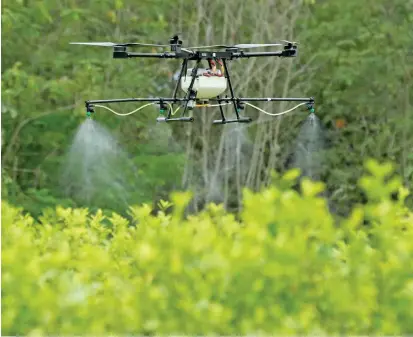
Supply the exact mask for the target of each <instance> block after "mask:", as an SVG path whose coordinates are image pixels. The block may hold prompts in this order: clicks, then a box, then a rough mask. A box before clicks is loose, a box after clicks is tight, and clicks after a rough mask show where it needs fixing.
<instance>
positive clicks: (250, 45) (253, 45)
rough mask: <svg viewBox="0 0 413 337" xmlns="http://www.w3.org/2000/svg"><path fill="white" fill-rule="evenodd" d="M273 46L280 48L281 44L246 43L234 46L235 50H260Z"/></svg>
mask: <svg viewBox="0 0 413 337" xmlns="http://www.w3.org/2000/svg"><path fill="white" fill-rule="evenodd" d="M274 46H282V44H281V43H270V44H255V43H249V44H248V43H247V44H236V45H234V47H235V48H241V49H248V48H261V47H274Z"/></svg>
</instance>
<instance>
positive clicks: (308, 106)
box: [307, 102, 315, 113]
mask: <svg viewBox="0 0 413 337" xmlns="http://www.w3.org/2000/svg"><path fill="white" fill-rule="evenodd" d="M307 110H308V111H310V113H314V112H315V110H314V102H309V103H307Z"/></svg>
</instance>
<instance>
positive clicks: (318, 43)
mask: <svg viewBox="0 0 413 337" xmlns="http://www.w3.org/2000/svg"><path fill="white" fill-rule="evenodd" d="M2 9H3V11H2V40H3V59H2V85H3V93H2V135H3V139H2V141H3V147H2V159H3V166H2V181H3V197H7V198H8V200H10V201H11V202H13V203H15V204H18V205H24V208H25V209H27V210H30V211H31V212H32V213H33V214H34V215H35V214H37V213H38V212H39V210H40V209H42V208H43V207H46V206H54V205H57V204H65V205H74V204H73V203H72V202H73V200H72V201H70V200H62V199H63V198H65V199H67V198H66V196H65V195H63V193H62V188H61V185H60V184H59V179H60V175H61V166H62V163H63V162H64V155H65V152H66V151H67V149H68V146H69V144H70V142H71V140H72V139H73V135H74V132H75V130H76V128H77V126H78V125H79V124H80V123H81V122H82V121H83V120H84V117H85V111H84V105H83V102H84V100H86V99H95V98H114V97H130V96H142V97H145V96H150V95H152V96H156V95H170V92H171V89H172V88H173V85H174V82H173V80H172V79H171V76H172V74H173V73H174V72H175V71H176V70H177V69H178V67H179V64H178V62H177V61H170V62H159V61H157V60H155V61H153V60H128V61H123V60H113V59H111V56H110V51H108V50H107V49H104V48H103V49H102V48H99V47H79V46H73V45H69V42H70V41H131V40H134V41H148V42H161V43H165V42H166V41H167V40H168V38H169V37H170V36H171V35H172V34H174V33H175V32H182V34H183V38H184V39H185V41H186V42H187V43H188V45H197V44H209V43H223V42H225V43H236V42H238V43H239V42H241V43H244V42H245V41H247V42H250V41H252V42H257V41H258V42H271V41H274V40H277V39H280V38H286V39H291V40H295V41H299V42H300V55H299V57H298V58H296V59H293V60H285V59H284V60H283V59H281V60H277V59H265V60H261V62H262V63H258V62H259V61H258V60H253V59H252V60H243V61H236V62H235V61H234V62H232V63H231V67H232V74H233V76H234V77H235V79H236V80H237V82H236V83H237V85H236V89H237V92H239V94H240V95H241V96H242V95H247V96H254V95H257V96H264V97H266V96H278V95H280V96H302V97H306V96H314V97H315V98H316V104H317V105H316V112H317V115H318V116H319V117H320V118H321V119H322V122H323V125H324V127H325V131H326V136H327V138H328V140H329V145H330V146H329V148H328V151H327V153H326V160H324V161H323V163H324V166H323V167H322V168H321V173H320V175H319V176H320V179H322V180H323V181H325V182H326V184H327V192H328V193H327V195H328V196H329V199H330V202H331V204H332V205H334V207H335V209H336V211H337V213H339V214H342V215H345V214H348V211H349V210H350V209H351V207H352V204H354V203H357V202H363V200H364V199H363V198H364V196H363V195H362V193H361V192H360V190H359V189H358V188H357V187H356V184H355V182H356V181H357V179H358V178H359V177H360V174H361V172H362V163H363V162H364V160H365V159H366V158H368V157H373V158H375V159H377V160H380V161H381V160H391V161H394V162H395V163H397V170H398V172H399V173H400V175H401V177H402V178H403V181H404V183H405V184H406V185H408V186H410V187H411V186H412V181H413V154H412V148H413V134H412V132H411V130H412V129H413V118H412V114H413V112H412V106H411V99H412V95H413V93H412V90H411V84H412V74H413V62H412V56H413V54H412V53H413V52H412V49H413V46H412V44H413V42H412V41H413V36H412V30H411V27H412V25H413V20H412V14H411V13H412V12H413V10H412V5H411V2H408V1H404V0H394V1H388V0H378V1H377V0H369V1H367V2H365V3H364V4H363V7H362V8H360V2H359V1H357V0H349V1H345V2H331V1H327V2H325V1H320V2H317V1H310V2H302V1H298V0H297V1H293V2H291V1H287V0H285V1H277V3H275V2H274V3H273V2H271V1H255V2H244V3H243V4H242V5H239V2H238V1H224V0H222V1H221V0H219V1H214V2H213V3H211V2H209V1H204V0H198V1H196V2H195V5H194V4H193V3H192V2H185V1H179V0H175V1H168V2H164V1H144V2H142V1H140V2H139V5H137V4H136V2H135V1H131V0H130V1H129V0H123V1H115V2H114V3H113V2H112V1H100V2H89V3H88V5H85V4H84V2H81V1H76V0H72V1H59V2H56V1H52V0H46V1H42V2H37V3H29V2H26V1H4V2H3V3H2ZM246 22H248V23H250V22H253V23H254V24H252V25H249V24H248V25H247V24H246ZM28 28H30V29H28ZM260 106H261V107H262V108H264V109H267V110H270V111H274V112H276V111H280V110H283V109H285V108H286V107H287V106H285V105H283V104H275V103H272V104H267V105H260ZM130 107H131V105H115V106H114V108H116V109H117V110H120V111H123V112H126V111H128V110H129V108H130ZM134 107H136V105H135V106H133V107H132V108H134ZM131 110H132V109H131ZM229 111H230V110H229ZM217 113H218V111H214V113H213V114H217ZM156 114H157V112H156V110H155V109H153V110H152V109H150V108H148V109H144V110H142V111H141V112H139V113H138V114H134V115H131V116H128V117H126V118H125V117H123V118H122V117H118V116H115V115H112V114H111V113H110V112H108V111H105V110H99V111H98V113H97V117H96V118H97V120H98V121H99V123H102V124H103V125H105V126H106V127H108V128H110V129H111V130H112V132H114V133H115V134H117V135H118V136H119V137H118V138H119V140H120V142H121V144H122V146H123V147H125V148H126V150H127V151H128V152H129V153H130V154H131V155H132V156H133V158H134V162H135V164H136V166H137V168H138V170H139V172H140V178H139V179H140V183H139V185H138V189H139V190H140V193H139V194H138V195H137V196H134V198H133V199H132V200H131V203H139V202H142V201H145V202H152V200H154V199H155V200H157V199H158V198H162V197H163V198H165V197H166V196H167V195H168V193H169V192H170V191H171V190H172V189H177V188H184V189H189V188H191V189H193V190H194V191H197V192H198V193H197V195H196V196H198V194H200V191H206V192H205V193H204V194H208V192H209V194H211V193H210V192H211V191H209V190H208V189H210V188H211V186H218V187H220V188H219V189H218V190H217V191H216V192H215V195H218V196H219V198H218V199H216V198H215V199H214V196H213V197H212V200H214V201H219V202H223V203H224V204H225V205H227V206H228V207H230V206H232V207H235V208H237V207H238V206H237V205H238V204H239V200H240V196H241V191H242V188H243V187H245V186H246V187H249V188H251V189H253V190H257V189H259V188H260V187H261V186H262V185H263V184H264V185H266V184H268V183H269V182H270V181H271V171H272V170H273V169H276V170H279V171H284V170H285V169H286V168H287V165H288V157H289V156H290V154H291V150H292V145H293V144H294V141H295V137H296V135H297V132H298V126H299V124H300V123H302V121H303V120H304V119H305V112H301V113H300V112H295V113H292V114H287V115H284V116H282V117H279V118H274V117H270V118H268V117H267V116H263V115H261V114H257V113H256V112H255V110H251V109H250V108H248V107H247V108H246V112H245V114H247V115H249V116H252V117H253V118H255V119H257V121H258V123H255V124H254V125H252V126H250V127H249V128H247V129H245V128H238V129H235V128H236V127H235V128H234V129H233V128H231V127H226V128H217V127H212V126H211V125H210V124H211V120H212V119H214V118H215V116H213V114H211V110H208V111H202V110H201V111H199V116H198V118H197V123H195V124H194V125H189V126H188V125H187V124H186V125H183V126H180V125H179V126H176V125H175V126H174V128H173V129H170V130H169V131H168V132H165V129H164V128H163V129H161V128H162V126H157V125H156V122H155V118H156ZM286 126H289V127H288V128H287V127H286ZM224 130H227V131H226V132H225V131H224ZM228 130H229V133H228ZM168 143H169V144H171V143H174V144H177V146H176V147H177V148H178V150H175V151H174V153H172V154H171V153H170V148H169V147H168V146H167V145H168ZM236 148H239V149H240V151H236V150H235V149H236ZM222 149H223V150H222ZM224 167H225V168H227V170H224V169H223V168H224ZM228 168H229V169H228ZM224 171H225V172H227V173H226V174H221V173H220V172H224ZM235 176H236V179H233V177H235ZM224 186H225V188H224ZM213 194H214V193H213ZM198 199H199V200H201V201H202V200H204V199H205V195H200V196H199V198H198ZM74 201H76V200H74ZM409 202H410V203H411V201H409ZM78 205H80V206H84V204H79V203H78ZM87 206H92V205H87ZM97 206H102V205H97ZM117 211H120V212H122V210H121V209H117Z"/></svg>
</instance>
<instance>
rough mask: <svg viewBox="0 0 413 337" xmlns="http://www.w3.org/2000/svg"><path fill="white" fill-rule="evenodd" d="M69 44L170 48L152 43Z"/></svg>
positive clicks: (166, 45)
mask: <svg viewBox="0 0 413 337" xmlns="http://www.w3.org/2000/svg"><path fill="white" fill-rule="evenodd" d="M70 44H81V45H87V46H99V47H128V46H141V47H145V46H146V47H170V45H169V44H153V43H137V42H132V43H113V42H71V43H70Z"/></svg>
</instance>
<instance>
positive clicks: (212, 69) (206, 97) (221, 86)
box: [72, 36, 314, 124]
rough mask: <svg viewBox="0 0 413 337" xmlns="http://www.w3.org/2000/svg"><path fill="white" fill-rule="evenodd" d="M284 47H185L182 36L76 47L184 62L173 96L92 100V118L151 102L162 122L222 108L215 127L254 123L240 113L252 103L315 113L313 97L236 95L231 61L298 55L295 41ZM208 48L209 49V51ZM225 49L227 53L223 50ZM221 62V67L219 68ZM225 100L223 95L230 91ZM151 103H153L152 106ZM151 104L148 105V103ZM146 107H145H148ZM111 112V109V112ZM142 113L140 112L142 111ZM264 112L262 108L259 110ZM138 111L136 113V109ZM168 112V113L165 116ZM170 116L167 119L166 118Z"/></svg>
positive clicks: (184, 119)
mask: <svg viewBox="0 0 413 337" xmlns="http://www.w3.org/2000/svg"><path fill="white" fill-rule="evenodd" d="M283 42H284V44H280V43H275V44H242V45H241V44H239V45H233V46H226V45H213V46H201V47H185V48H184V47H183V45H182V41H181V40H179V38H178V36H174V37H173V38H172V39H170V41H169V45H159V44H145V43H119V44H115V43H112V42H96V43H93V42H92V43H87V42H78V43H76V42H75V43H72V44H84V45H93V46H104V47H112V48H113V58H116V59H121V58H136V57H145V58H157V59H181V60H182V63H181V70H180V72H179V78H178V81H177V84H176V86H175V89H174V92H173V94H172V97H167V98H123V99H122V98H120V99H106V100H90V101H86V102H85V104H86V110H87V114H88V115H89V116H90V114H91V113H93V112H94V107H95V106H98V105H97V104H100V103H117V102H151V103H152V104H158V105H159V106H160V117H158V118H157V120H158V121H165V122H173V121H182V122H192V121H193V120H194V118H193V117H187V116H186V114H187V112H188V110H192V109H194V108H195V107H197V106H219V108H220V113H221V119H220V120H216V121H214V124H227V123H249V122H251V121H252V119H251V118H249V117H241V116H240V111H241V110H243V109H244V103H246V104H248V105H251V104H249V103H248V102H251V101H255V102H259V101H262V102H273V101H296V102H302V103H301V104H299V105H302V104H306V105H307V108H308V109H309V110H310V111H314V108H313V107H314V99H313V98H275V97H269V98H240V97H236V96H235V94H234V89H233V86H232V83H231V77H230V74H229V70H228V65H227V61H228V60H233V59H239V58H250V57H274V56H277V57H295V56H296V55H297V46H296V44H295V43H294V42H288V41H283ZM133 46H135V47H145V46H146V47H169V48H170V51H168V52H163V53H133V52H128V51H127V47H133ZM273 46H283V50H281V51H271V52H245V51H244V50H243V49H251V48H260V47H261V48H262V47H273ZM205 49H206V50H205ZM222 49H224V50H222ZM190 61H192V62H195V66H194V67H193V68H189V69H188V64H189V62H190ZM202 61H207V62H208V64H209V68H201V67H200V66H201V62H202ZM217 63H218V66H217ZM179 88H181V90H182V91H183V92H184V94H185V95H184V97H178V89H179ZM228 89H229V95H230V97H228V94H227V95H226V96H225V97H222V95H223V94H224V93H225V92H226V91H228ZM210 102H216V103H218V104H216V105H210ZM151 103H150V104H151ZM175 104H176V105H178V109H176V110H175V111H174V108H173V105H175ZM224 104H232V105H233V107H234V112H235V115H236V118H235V119H227V118H226V117H225V115H224V111H223V108H222V105H224ZM147 105H148V104H147ZM147 105H145V106H147ZM251 106H252V105H251ZM181 107H183V108H184V110H183V112H182V114H181V116H180V117H172V115H175V113H176V112H177V110H179V109H180V108H181ZM109 110H110V109H109ZM138 110H139V109H138ZM259 110H260V109H259ZM135 111H136V110H135ZM166 111H167V113H165V112H166ZM165 115H166V116H165Z"/></svg>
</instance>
